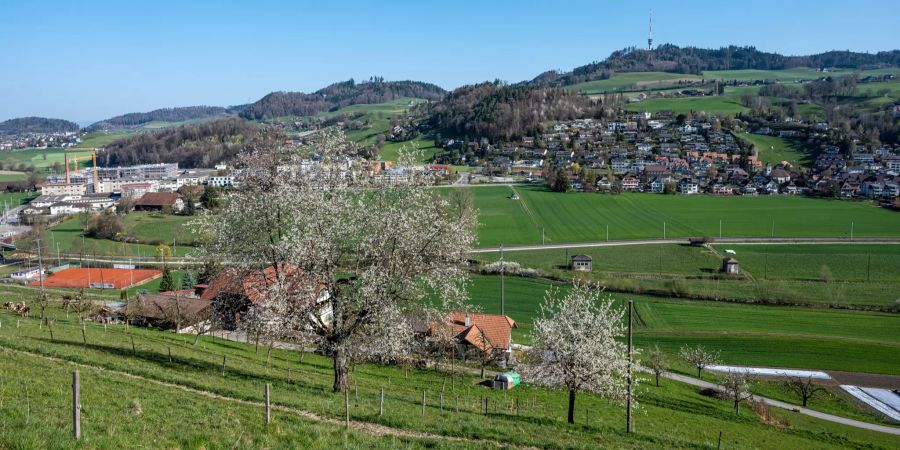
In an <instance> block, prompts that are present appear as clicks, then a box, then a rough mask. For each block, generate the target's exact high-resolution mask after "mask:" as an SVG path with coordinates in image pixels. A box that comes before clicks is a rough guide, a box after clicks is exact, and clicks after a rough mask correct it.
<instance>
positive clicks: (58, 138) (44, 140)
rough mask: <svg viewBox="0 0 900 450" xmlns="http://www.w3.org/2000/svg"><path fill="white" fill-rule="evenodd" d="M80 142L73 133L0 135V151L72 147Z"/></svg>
mask: <svg viewBox="0 0 900 450" xmlns="http://www.w3.org/2000/svg"><path fill="white" fill-rule="evenodd" d="M80 142H81V138H79V137H78V133H77V132H74V131H66V132H59V133H21V134H13V135H3V134H0V150H20V149H25V148H37V149H45V148H49V147H72V146H75V145H78V143H80Z"/></svg>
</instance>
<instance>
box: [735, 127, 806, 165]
mask: <svg viewBox="0 0 900 450" xmlns="http://www.w3.org/2000/svg"><path fill="white" fill-rule="evenodd" d="M739 136H740V137H741V138H743V139H746V140H748V141H750V142H752V143H753V145H754V146H755V147H756V149H757V150H758V151H759V160H760V161H761V162H762V163H764V164H772V165H775V164H778V163H780V162H781V161H787V162H789V163H791V164H792V165H794V166H797V167H809V166H811V165H812V163H813V162H814V158H815V155H814V154H813V153H812V152H810V151H808V150H806V149H804V148H803V147H802V146H800V145H798V144H796V143H794V142H791V141H788V140H786V139H782V138H779V137H776V136H763V135H759V134H752V133H742V134H740V135H739Z"/></svg>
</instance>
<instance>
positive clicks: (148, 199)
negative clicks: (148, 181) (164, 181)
mask: <svg viewBox="0 0 900 450" xmlns="http://www.w3.org/2000/svg"><path fill="white" fill-rule="evenodd" d="M182 208H184V201H183V200H182V199H181V195H179V194H178V193H175V192H148V193H146V194H144V195H143V196H141V198H139V199H138V200H137V201H136V202H134V209H135V210H136V211H181V209H182Z"/></svg>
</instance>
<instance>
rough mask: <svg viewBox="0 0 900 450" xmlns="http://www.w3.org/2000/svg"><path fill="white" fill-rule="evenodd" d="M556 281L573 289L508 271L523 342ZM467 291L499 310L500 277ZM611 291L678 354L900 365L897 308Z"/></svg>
mask: <svg viewBox="0 0 900 450" xmlns="http://www.w3.org/2000/svg"><path fill="white" fill-rule="evenodd" d="M553 285H556V286H557V287H558V289H560V293H562V294H564V293H565V292H566V290H567V289H568V287H567V285H564V284H555V283H550V282H548V281H543V280H537V279H529V278H520V277H506V279H505V292H506V294H505V307H506V313H507V315H509V316H510V317H512V318H513V319H515V320H516V321H517V322H518V324H519V328H518V329H515V330H514V331H513V336H514V338H515V340H516V341H517V342H520V343H521V342H526V343H527V341H528V336H527V335H528V333H529V332H530V330H531V324H532V321H533V318H534V316H535V315H536V314H537V311H538V309H539V306H540V303H541V302H542V301H543V299H544V295H545V292H547V290H548V289H549V288H550V287H551V286H553ZM469 293H470V296H471V298H472V302H473V303H474V304H476V305H480V306H481V307H482V308H483V310H484V311H485V312H489V313H498V312H499V311H500V278H499V277H497V276H477V277H474V278H473V280H472V285H471V286H470V289H469ZM610 295H611V296H612V297H613V298H614V299H616V300H617V302H621V301H623V300H627V299H632V300H634V301H635V309H636V311H637V316H636V332H635V342H636V345H638V346H642V347H647V346H652V345H653V344H658V345H659V346H660V347H661V348H663V349H664V350H666V351H669V352H671V353H673V354H674V353H676V352H677V351H678V349H679V348H680V347H681V346H682V345H694V344H702V345H704V346H707V347H709V348H714V349H718V350H720V351H721V352H722V360H723V362H726V363H729V364H740V365H761V366H776V367H798V368H814V369H831V370H846V371H859V372H872V373H887V374H898V373H900V361H898V360H897V359H896V358H894V356H893V355H895V354H896V352H897V351H898V350H900V315H897V314H891V313H874V312H857V311H837V310H824V309H811V308H796V307H774V306H762V305H747V304H738V303H725V302H713V301H693V300H683V299H667V298H661V297H651V296H643V295H636V294H624V293H616V292H613V293H610Z"/></svg>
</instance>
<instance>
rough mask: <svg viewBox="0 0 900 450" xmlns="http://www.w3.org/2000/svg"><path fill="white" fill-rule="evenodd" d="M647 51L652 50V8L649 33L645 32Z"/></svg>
mask: <svg viewBox="0 0 900 450" xmlns="http://www.w3.org/2000/svg"><path fill="white" fill-rule="evenodd" d="M647 51H648V52H652V51H653V10H652V9H651V10H650V33H649V34H647Z"/></svg>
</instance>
